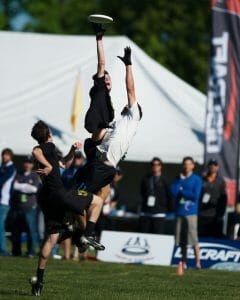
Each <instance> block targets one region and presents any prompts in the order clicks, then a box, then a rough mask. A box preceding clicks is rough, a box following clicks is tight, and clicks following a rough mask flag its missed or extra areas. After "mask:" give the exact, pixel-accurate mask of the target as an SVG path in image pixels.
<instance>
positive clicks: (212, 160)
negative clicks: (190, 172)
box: [207, 158, 218, 166]
mask: <svg viewBox="0 0 240 300" xmlns="http://www.w3.org/2000/svg"><path fill="white" fill-rule="evenodd" d="M207 165H208V166H210V165H214V166H218V161H217V160H216V159H214V158H211V159H209V161H208V164H207Z"/></svg>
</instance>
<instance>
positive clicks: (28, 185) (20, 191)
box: [12, 156, 40, 257]
mask: <svg viewBox="0 0 240 300" xmlns="http://www.w3.org/2000/svg"><path fill="white" fill-rule="evenodd" d="M33 167H34V161H33V158H32V157H31V156H28V157H26V158H25V159H24V162H23V172H22V173H19V174H17V176H16V178H15V181H14V185H13V189H14V194H13V201H12V211H13V213H12V216H13V220H12V221H13V227H12V254H13V255H14V256H20V255H22V251H21V235H22V232H25V231H26V232H27V255H28V256H29V257H32V256H34V255H35V248H36V242H37V196H36V195H37V191H38V188H39V186H40V178H39V176H38V175H37V173H36V172H35V171H33Z"/></svg>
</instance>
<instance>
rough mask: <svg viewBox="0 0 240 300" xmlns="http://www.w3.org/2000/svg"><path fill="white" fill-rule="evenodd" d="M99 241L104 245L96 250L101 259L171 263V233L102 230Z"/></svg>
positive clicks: (167, 264) (172, 242) (164, 264)
mask: <svg viewBox="0 0 240 300" xmlns="http://www.w3.org/2000/svg"><path fill="white" fill-rule="evenodd" d="M101 243H102V244H103V245H104V246H105V247H106V249H105V250H104V251H99V252H98V255H97V258H98V259H99V260H101V261H106V262H121V263H141V264H147V265H161V266H169V265H171V260H172V255H173V248H174V237H173V236H171V235H158V234H145V233H135V232H134V233H133V232H119V231H103V232H102V235H101Z"/></svg>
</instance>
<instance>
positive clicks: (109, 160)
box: [74, 47, 142, 199]
mask: <svg viewBox="0 0 240 300" xmlns="http://www.w3.org/2000/svg"><path fill="white" fill-rule="evenodd" d="M99 57H100V59H99V63H98V71H97V74H98V76H99V77H101V76H102V75H103V74H104V70H105V60H104V54H103V51H101V48H99ZM118 58H119V59H121V61H122V62H123V63H124V64H125V67H126V90H127V97H128V103H127V105H126V106H125V107H124V108H123V110H122V112H121V114H120V116H119V117H117V118H115V119H114V120H113V121H112V122H111V123H110V124H109V125H110V126H109V127H108V128H102V129H101V130H99V131H98V132H97V133H96V132H95V133H94V134H93V135H92V138H90V139H87V140H86V141H85V145H84V150H85V153H86V156H87V164H86V165H85V167H84V168H83V169H81V170H79V172H78V171H77V173H76V174H75V177H74V181H75V184H77V185H80V187H81V188H83V189H86V190H87V191H91V192H93V193H97V192H99V191H101V193H100V194H99V195H100V196H101V197H102V198H103V199H105V195H108V194H109V184H110V183H111V182H112V180H113V177H114V175H115V172H116V171H115V168H116V167H117V165H118V163H119V161H120V160H121V159H122V158H123V157H124V156H125V155H126V153H127V151H128V149H129V146H130V143H131V141H132V139H133V137H134V135H135V134H136V131H137V127H138V124H139V121H140V120H141V117H142V110H141V107H140V105H139V104H138V102H137V100H136V95H135V87H134V79H133V72H132V62H131V48H130V47H126V48H125V49H124V56H123V57H120V56H118ZM104 189H105V190H104Z"/></svg>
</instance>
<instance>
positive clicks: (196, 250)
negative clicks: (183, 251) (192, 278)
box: [193, 245, 201, 269]
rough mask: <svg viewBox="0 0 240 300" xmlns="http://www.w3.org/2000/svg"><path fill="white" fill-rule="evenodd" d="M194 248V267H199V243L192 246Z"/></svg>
mask: <svg viewBox="0 0 240 300" xmlns="http://www.w3.org/2000/svg"><path fill="white" fill-rule="evenodd" d="M193 249H194V254H195V259H196V268H197V269H200V268H201V261H200V247H199V245H195V246H193Z"/></svg>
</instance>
